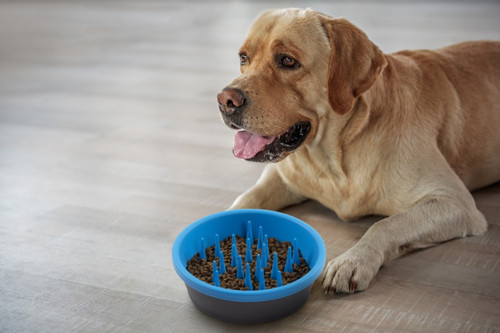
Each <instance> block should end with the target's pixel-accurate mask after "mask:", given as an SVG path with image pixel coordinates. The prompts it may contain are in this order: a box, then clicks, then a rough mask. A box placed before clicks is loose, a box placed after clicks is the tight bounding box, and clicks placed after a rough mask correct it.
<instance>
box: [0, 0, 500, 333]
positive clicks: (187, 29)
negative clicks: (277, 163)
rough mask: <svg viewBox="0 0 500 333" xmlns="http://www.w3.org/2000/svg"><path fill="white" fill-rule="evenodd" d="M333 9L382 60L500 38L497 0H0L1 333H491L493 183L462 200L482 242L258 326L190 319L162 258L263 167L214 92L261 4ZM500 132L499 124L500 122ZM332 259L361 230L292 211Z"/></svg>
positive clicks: (497, 226)
mask: <svg viewBox="0 0 500 333" xmlns="http://www.w3.org/2000/svg"><path fill="white" fill-rule="evenodd" d="M285 5H286V6H298V7H306V6H309V7H312V8H314V9H317V10H320V11H322V12H325V13H328V14H330V15H332V16H344V17H346V18H348V19H350V20H351V21H352V22H354V23H355V24H357V25H358V26H360V27H361V28H362V29H364V30H365V31H366V32H367V33H368V35H369V36H370V38H371V39H372V40H373V41H374V42H375V43H377V44H378V45H379V46H380V48H381V49H382V50H384V51H385V52H391V51H395V50H399V49H405V48H433V47H439V46H444V45H447V44H450V43H453V42H458V41H463V40H469V39H500V20H498V17H500V3H498V2H494V1H491V2H483V1H478V2H473V1H471V2H465V1H460V2H455V1H434V2H417V1H415V2H412V1H373V2H366V1H365V2H352V1H340V2H335V1H325V2H321V1H317V2H307V3H301V2H295V1H290V2H284V1H227V2H216V1H185V2H184V1H177V2H174V1H172V2H170V1H118V0H115V1H62V0H61V1H34V0H33V1H2V2H0V331H1V332H51V333H54V332H234V331H236V330H242V331H249V332H250V331H252V332H253V331H255V330H263V331H277V332H280V331H282V332H304V331H308V332H367V331H373V332H499V331H500V185H499V184H497V185H494V186H492V187H489V188H487V189H484V190H481V191H478V192H476V193H474V196H475V198H476V201H477V205H478V207H479V208H480V210H481V211H482V212H483V213H484V214H485V215H486V218H487V220H488V221H489V223H490V228H489V230H488V232H487V233H486V234H485V235H484V236H481V237H473V238H467V239H461V240H454V241H451V242H448V243H445V244H443V245H441V246H439V247H435V248H431V249H428V250H424V251H421V252H418V253H413V254H411V255H408V256H406V257H404V258H401V259H399V260H396V261H394V262H392V263H390V264H389V265H387V266H385V267H384V268H382V269H381V271H380V272H379V274H378V275H377V276H376V278H375V279H374V280H373V282H372V283H371V285H370V288H369V289H368V290H367V291H365V292H362V293H357V294H355V295H351V296H334V297H327V296H325V295H323V294H322V290H321V288H319V285H318V284H315V285H314V288H313V292H312V294H311V297H310V299H309V300H308V302H307V303H306V305H305V306H304V307H303V308H302V309H300V310H299V311H298V312H296V313H294V314H293V315H291V316H289V317H287V318H285V319H283V320H280V321H277V322H274V323H270V324H266V325H262V326H250V327H238V326H235V325H230V324H226V323H223V322H220V321H217V320H215V319H212V318H210V317H207V316H205V315H203V314H201V313H200V312H199V311H198V310H197V309H196V308H195V307H194V306H193V304H192V303H191V301H190V299H189V297H188V294H187V292H186V289H185V286H184V284H183V282H182V281H181V280H180V279H179V278H178V277H177V275H176V273H175V271H174V269H173V266H172V259H171V247H172V244H173V242H174V240H175V238H176V236H177V235H178V234H179V232H180V231H181V230H182V229H183V228H184V227H186V226H187V225H188V224H190V223H191V222H193V221H195V220H197V219H199V218H201V217H203V216H205V215H207V214H210V213H215V212H218V211H221V210H224V209H225V208H226V207H227V206H228V205H229V204H230V203H231V202H232V200H233V199H234V198H235V197H236V196H237V195H238V194H239V193H241V192H242V191H243V190H245V189H246V188H248V187H249V186H250V185H251V184H253V183H254V182H255V180H256V179H257V177H258V175H259V173H260V171H261V170H262V165H260V164H252V163H247V162H243V161H240V160H237V159H236V158H234V157H233V156H232V153H231V147H232V140H233V135H234V132H233V131H231V130H229V129H228V128H226V127H225V126H224V125H223V124H222V122H221V121H220V119H219V116H218V110H217V105H216V94H217V92H218V91H219V90H220V89H221V88H222V87H224V85H225V84H227V83H229V82H230V81H231V80H232V78H233V77H235V76H236V75H237V73H238V57H237V51H238V48H239V46H240V44H241V43H242V41H243V38H244V35H245V32H246V30H247V28H248V26H249V25H250V23H251V22H252V20H253V19H254V17H255V16H256V15H257V14H258V13H259V12H260V11H261V10H263V9H266V8H272V7H282V6H285ZM499 127H500V125H499ZM286 212H287V213H289V214H292V215H294V216H297V217H299V218H301V219H303V220H305V221H307V222H308V223H309V224H311V225H312V226H313V227H314V228H316V229H317V230H318V231H319V232H320V233H321V234H322V235H323V238H324V240H325V243H326V245H327V257H328V259H332V258H333V257H334V256H336V255H338V254H340V253H342V252H343V251H345V250H346V249H348V248H349V247H350V246H351V245H352V244H353V243H354V242H355V241H356V240H357V239H358V238H359V237H360V236H361V235H362V234H363V233H364V232H365V231H366V229H367V227H368V226H369V225H370V224H371V223H373V221H374V219H364V220H362V221H359V222H356V223H350V224H349V223H343V222H340V221H339V220H338V219H337V218H336V216H335V214H333V213H332V212H330V211H328V210H327V209H325V208H323V207H322V206H320V205H319V204H317V203H315V202H308V203H306V204H303V205H300V206H297V207H294V208H290V209H288V210H286Z"/></svg>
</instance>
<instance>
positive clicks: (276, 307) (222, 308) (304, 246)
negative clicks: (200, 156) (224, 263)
mask: <svg viewBox="0 0 500 333" xmlns="http://www.w3.org/2000/svg"><path fill="white" fill-rule="evenodd" d="M249 221H251V223H248V222H249ZM249 226H250V227H249ZM259 227H262V229H263V230H264V232H265V233H266V234H267V235H268V236H269V237H274V238H276V239H278V240H279V241H280V242H285V241H292V240H294V241H295V243H296V246H297V248H298V249H299V250H300V253H301V255H302V257H303V259H305V261H306V262H307V264H308V265H309V268H310V271H309V272H307V274H305V275H304V276H302V277H301V278H299V279H298V280H296V281H294V282H291V283H289V284H286V285H283V286H280V287H276V288H272V289H265V290H233V289H226V288H221V287H216V286H214V285H212V284H209V283H207V282H204V281H202V280H200V279H198V278H197V277H195V276H194V275H192V274H191V273H190V272H189V271H188V270H187V268H186V267H187V263H188V261H189V260H190V259H191V258H192V257H193V256H194V255H196V254H197V253H199V252H200V239H201V238H204V241H203V242H204V244H205V246H206V247H210V246H212V245H214V244H215V242H216V234H217V237H218V239H220V240H223V239H225V238H227V237H231V235H233V234H236V235H240V236H244V235H246V234H247V232H248V231H247V228H250V229H251V232H252V233H253V235H257V234H258V233H259ZM295 239H296V240H295ZM172 256H173V262H174V267H175V270H176V272H177V274H178V275H179V276H180V278H181V279H182V280H183V281H184V283H185V284H186V287H187V290H188V294H189V296H190V297H191V299H192V301H193V303H194V304H195V305H196V307H197V308H198V309H200V310H201V311H203V312H205V313H206V314H208V315H211V316H213V317H215V318H218V319H221V320H224V321H228V322H233V323H241V324H256V323H263V322H269V321H273V320H277V319H279V318H282V317H284V316H286V315H288V314H290V313H292V312H294V311H296V310H298V309H299V308H300V307H301V306H302V305H304V303H305V302H306V301H307V299H308V297H309V294H310V292H311V287H312V284H313V282H314V281H315V280H316V279H317V278H318V277H319V275H320V274H321V271H322V270H323V267H324V265H325V257H326V250H325V244H324V242H323V240H322V239H321V237H320V235H319V234H318V233H317V232H316V231H315V230H314V229H313V228H312V227H311V226H309V225H308V224H306V223H305V222H303V221H301V220H299V219H297V218H295V217H293V216H290V215H286V214H283V213H278V212H274V211H267V210H260V209H242V210H231V211H224V212H220V213H216V214H213V215H209V216H206V217H204V218H202V219H200V220H198V221H196V222H194V223H192V224H191V225H189V226H188V227H187V228H186V229H184V230H183V231H182V232H181V233H180V234H179V236H178V237H177V239H176V240H175V243H174V246H173V248H172Z"/></svg>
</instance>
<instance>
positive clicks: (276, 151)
mask: <svg viewBox="0 0 500 333" xmlns="http://www.w3.org/2000/svg"><path fill="white" fill-rule="evenodd" d="M310 131H311V123H310V122H308V121H302V122H298V123H296V124H295V125H294V126H292V127H290V129H289V130H288V131H286V132H285V133H283V134H281V135H280V136H278V137H277V138H276V139H274V141H273V142H271V143H270V144H268V145H267V146H266V148H265V149H264V150H263V151H261V152H259V153H257V154H256V155H255V156H254V157H252V158H249V159H247V161H252V162H277V161H280V160H281V159H282V157H283V155H284V154H285V153H289V152H292V151H294V150H296V149H298V148H299V147H300V146H301V145H302V144H303V143H304V141H305V140H306V138H307V136H308V135H309V132H310Z"/></svg>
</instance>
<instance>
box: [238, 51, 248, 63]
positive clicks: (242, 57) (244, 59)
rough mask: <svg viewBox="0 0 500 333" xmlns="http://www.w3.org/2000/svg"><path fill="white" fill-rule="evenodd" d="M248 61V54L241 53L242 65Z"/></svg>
mask: <svg viewBox="0 0 500 333" xmlns="http://www.w3.org/2000/svg"><path fill="white" fill-rule="evenodd" d="M247 62H248V56H247V55H246V54H245V53H242V54H240V64H241V66H244V65H246V64H247Z"/></svg>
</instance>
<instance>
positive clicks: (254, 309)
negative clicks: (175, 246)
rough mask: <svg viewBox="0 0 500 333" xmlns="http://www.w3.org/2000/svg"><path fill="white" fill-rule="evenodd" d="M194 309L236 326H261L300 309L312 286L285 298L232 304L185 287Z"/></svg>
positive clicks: (232, 302)
mask: <svg viewBox="0 0 500 333" xmlns="http://www.w3.org/2000/svg"><path fill="white" fill-rule="evenodd" d="M186 287H187V290H188V294H189V296H190V297H191V300H192V301H193V303H194V304H195V305H196V307H197V308H198V309H199V310H200V311H202V312H204V313H206V314H208V315H210V316H212V317H215V318H217V319H220V320H223V321H227V322H230V323H236V324H261V323H266V322H271V321H274V320H278V319H280V318H283V317H285V316H287V315H289V314H291V313H293V312H295V311H297V310H298V309H299V308H301V307H302V306H303V305H304V304H305V302H306V301H307V299H308V298H309V295H310V293H311V287H312V285H310V286H308V287H306V288H304V289H302V290H300V291H298V292H296V293H294V294H292V295H289V296H286V297H282V298H278V299H274V300H269V301H262V302H234V301H227V300H222V299H218V298H214V297H211V296H207V295H205V294H202V293H200V292H198V291H196V290H194V289H193V288H191V287H189V286H186Z"/></svg>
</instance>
